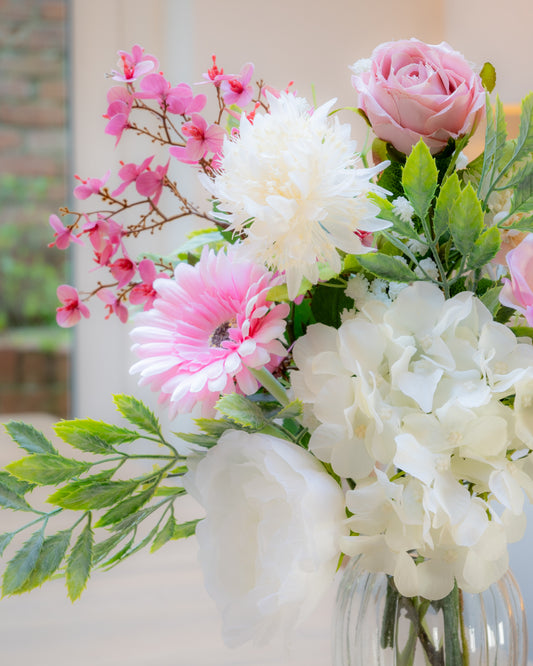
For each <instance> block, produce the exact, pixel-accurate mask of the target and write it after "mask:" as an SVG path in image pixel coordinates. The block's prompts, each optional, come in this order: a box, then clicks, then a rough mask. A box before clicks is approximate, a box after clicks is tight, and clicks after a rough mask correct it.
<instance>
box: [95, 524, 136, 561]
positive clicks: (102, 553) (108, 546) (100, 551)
mask: <svg viewBox="0 0 533 666" xmlns="http://www.w3.org/2000/svg"><path fill="white" fill-rule="evenodd" d="M128 534H129V532H128V531H124V532H121V533H119V534H113V535H112V536H110V537H108V538H107V539H104V541H100V542H99V543H96V544H94V547H93V557H92V563H93V565H94V564H99V563H100V562H101V561H102V560H103V559H104V558H105V557H106V556H107V555H108V554H109V553H110V552H111V551H112V550H113V548H116V547H117V546H118V544H119V543H120V542H121V541H123V540H124V539H125V538H126V537H127V536H128Z"/></svg>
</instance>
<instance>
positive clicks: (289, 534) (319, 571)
mask: <svg viewBox="0 0 533 666" xmlns="http://www.w3.org/2000/svg"><path fill="white" fill-rule="evenodd" d="M185 485H186V488H187V490H188V492H189V493H190V494H191V495H193V497H195V498H196V499H197V500H198V501H199V502H200V504H201V505H202V506H203V507H204V508H205V511H206V518H205V519H204V520H202V521H201V522H200V523H199V525H198V527H197V530H196V534H197V537H198V542H199V546H200V562H201V565H202V568H203V572H204V577H205V582H206V588H207V591H208V592H209V594H210V595H211V596H212V598H213V599H214V601H215V603H216V605H217V607H218V608H219V611H220V612H221V614H222V618H223V632H224V639H225V641H226V643H227V644H228V645H229V646H236V645H240V644H242V643H244V642H246V641H249V640H252V639H253V640H254V642H256V643H258V644H264V643H266V642H267V641H269V640H271V639H272V637H273V636H274V635H275V634H283V635H284V636H285V637H287V636H288V635H289V634H290V632H291V630H292V629H293V628H294V626H295V625H296V624H298V623H299V622H300V621H301V620H302V619H303V618H304V617H306V616H307V615H308V614H309V612H310V611H311V610H312V609H313V608H314V607H315V606H316V604H317V603H318V601H319V600H320V598H321V597H322V595H323V593H324V592H325V591H326V590H327V589H328V587H329V585H330V584H331V582H332V580H333V577H334V574H335V570H336V565H337V562H338V558H339V555H340V546H339V543H340V539H341V537H342V536H343V535H345V534H346V533H347V527H346V526H345V518H346V514H345V511H344V494H343V492H342V490H341V488H340V486H339V485H338V484H337V483H336V482H335V481H334V480H333V478H332V477H331V476H329V474H327V472H326V471H325V470H324V468H323V467H322V465H321V463H320V462H318V461H317V460H316V458H314V457H313V456H311V455H310V454H309V453H307V451H305V450H304V449H302V448H300V447H298V446H296V445H295V444H292V443H290V442H287V441H285V440H282V439H278V438H277V437H273V436H271V435H267V434H258V433H255V434H249V433H246V432H244V431H227V432H226V433H224V435H223V436H222V437H221V439H220V441H219V443H218V444H217V446H215V447H214V448H213V449H211V450H210V451H209V452H208V453H207V454H206V455H205V457H204V458H202V459H201V460H200V461H199V462H197V463H196V464H194V462H193V464H192V469H191V470H190V471H189V472H188V474H187V476H186V478H185Z"/></svg>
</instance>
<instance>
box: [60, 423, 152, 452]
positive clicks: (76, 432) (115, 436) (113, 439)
mask: <svg viewBox="0 0 533 666" xmlns="http://www.w3.org/2000/svg"><path fill="white" fill-rule="evenodd" d="M55 431H56V433H57V434H58V436H59V437H61V439H63V440H64V441H65V442H67V443H68V444H70V445H71V446H74V447H75V448H77V449H80V450H81V451H88V452H89V453H102V454H106V453H111V452H113V451H114V449H113V446H114V445H116V444H123V443H124V442H133V441H134V440H136V439H139V437H141V435H140V434H139V433H137V432H134V431H133V430H129V429H128V428H120V427H119V426H115V425H110V424H108V423H104V422H103V421H94V420H93V419H75V420H73V421H60V422H59V423H57V424H56V426H55Z"/></svg>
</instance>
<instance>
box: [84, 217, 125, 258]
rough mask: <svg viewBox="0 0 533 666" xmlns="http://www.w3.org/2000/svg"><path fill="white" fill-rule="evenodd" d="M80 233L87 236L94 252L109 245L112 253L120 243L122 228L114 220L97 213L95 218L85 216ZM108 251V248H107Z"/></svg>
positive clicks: (101, 250) (102, 249) (100, 250)
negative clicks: (85, 219) (85, 220)
mask: <svg viewBox="0 0 533 666" xmlns="http://www.w3.org/2000/svg"><path fill="white" fill-rule="evenodd" d="M82 233H84V234H87V235H88V236H89V240H90V241H91V245H92V246H93V248H94V249H95V250H96V252H103V251H104V249H105V248H107V247H109V246H110V247H111V253H110V255H109V256H111V255H112V254H114V253H115V252H116V251H117V249H118V247H119V246H120V244H121V241H122V236H123V235H124V228H123V226H122V225H121V224H119V223H118V222H115V220H112V219H108V218H105V217H103V216H102V215H100V213H97V215H96V220H90V219H88V218H87V222H86V223H85V224H84V225H83V228H82ZM107 251H108V252H109V250H107Z"/></svg>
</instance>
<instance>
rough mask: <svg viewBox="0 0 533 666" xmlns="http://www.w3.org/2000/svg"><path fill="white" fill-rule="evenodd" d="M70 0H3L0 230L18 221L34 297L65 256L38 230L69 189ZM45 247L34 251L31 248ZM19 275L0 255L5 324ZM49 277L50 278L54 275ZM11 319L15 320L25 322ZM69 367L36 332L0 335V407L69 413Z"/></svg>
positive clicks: (0, 308) (15, 252)
mask: <svg viewBox="0 0 533 666" xmlns="http://www.w3.org/2000/svg"><path fill="white" fill-rule="evenodd" d="M67 7H68V0H0V211H1V213H0V232H1V231H2V229H3V230H4V238H6V237H7V238H11V237H12V235H9V236H6V231H7V228H8V226H9V227H10V229H11V232H10V233H11V234H12V230H13V228H15V230H16V233H17V234H20V235H17V237H16V240H15V241H13V242H12V248H10V252H9V254H10V255H12V256H11V257H10V259H13V258H16V260H17V261H18V262H19V266H20V262H22V263H23V266H24V267H25V266H26V264H27V268H28V272H29V273H28V274H29V275H31V270H32V264H33V266H34V271H33V275H34V276H36V277H35V278H34V282H33V283H31V281H29V282H30V283H31V289H32V291H33V294H32V295H33V298H34V299H35V293H36V291H37V290H38V289H39V288H40V287H39V286H37V287H36V286H35V283H36V282H37V283H39V282H40V280H41V278H40V275H41V274H42V275H44V274H45V271H44V270H43V269H42V263H43V262H45V263H46V264H49V265H52V266H58V265H61V263H62V262H63V261H64V253H62V252H60V251H59V250H57V249H56V248H52V249H48V248H47V247H46V241H45V242H42V241H41V240H36V237H37V236H38V237H39V239H41V238H43V237H44V238H45V239H51V236H52V232H51V230H50V231H49V232H48V230H49V229H50V228H49V226H48V217H49V215H50V214H51V213H56V212H57V210H58V208H59V207H60V206H62V205H64V204H65V202H66V201H67V194H68V193H67V182H68V181H67V160H66V155H67V136H68V134H67V85H66V72H67ZM36 232H39V233H36ZM48 234H49V235H48ZM32 239H33V245H31V252H30V253H28V247H29V246H30V242H29V240H32ZM9 242H11V241H9ZM34 246H36V247H37V250H35V249H34ZM22 247H25V248H26V252H25V253H24V252H23V251H22ZM3 251H4V252H5V250H3ZM41 251H42V255H41V254H39V257H36V256H35V254H34V252H39V253H40V252H41ZM28 254H30V256H31V257H32V259H31V260H28ZM1 258H2V257H0V259H1ZM4 258H5V257H4ZM37 263H40V266H41V269H40V272H39V271H37ZM10 270H11V271H12V272H11V273H10V272H9V271H10ZM14 274H15V273H14V272H13V270H12V268H11V269H10V268H9V266H8V265H7V263H6V262H4V263H3V264H2V262H1V261H0V328H1V327H2V317H1V315H2V314H4V317H3V319H4V322H5V320H6V313H7V312H9V308H10V307H11V308H12V307H13V287H12V284H13V281H11V290H10V292H9V293H8V289H7V287H6V286H5V285H6V281H9V277H10V275H14ZM48 281H49V282H52V283H53V282H54V276H51V277H50V278H49V280H48ZM21 282H22V281H21ZM17 284H18V281H17ZM3 285H4V286H3ZM50 288H51V287H50V285H48V294H49V292H50ZM52 288H53V292H52V303H49V302H48V300H49V296H48V297H47V298H48V300H47V301H46V306H45V308H46V311H48V310H50V311H51V313H52V318H53V308H54V307H55V286H53V287H52ZM21 289H22V287H21ZM17 298H18V293H17ZM20 298H21V299H24V298H25V296H24V293H20ZM43 300H44V299H43ZM26 309H28V308H26ZM7 319H8V325H10V326H13V325H15V326H19V325H26V324H25V323H24V322H22V323H21V322H19V321H18V320H15V323H13V321H14V320H13V317H11V318H9V317H7ZM30 323H33V322H30ZM45 323H46V322H45ZM4 325H5V324H4ZM68 366H69V352H68V350H64V349H62V350H60V351H54V352H52V351H49V352H47V351H42V350H41V349H40V348H39V341H38V339H37V340H36V343H35V345H34V347H33V348H32V346H31V345H30V346H29V347H28V346H26V347H25V348H20V347H17V346H13V347H9V345H8V346H7V347H6V346H5V344H3V343H1V340H0V413H1V412H4V413H5V412H12V411H16V412H26V411H40V412H50V413H53V414H55V415H57V416H67V413H68Z"/></svg>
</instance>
